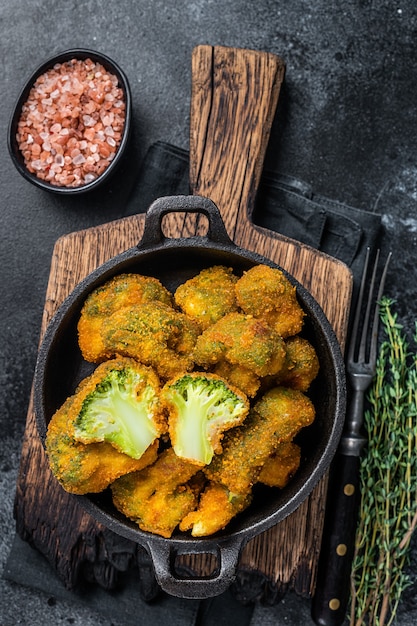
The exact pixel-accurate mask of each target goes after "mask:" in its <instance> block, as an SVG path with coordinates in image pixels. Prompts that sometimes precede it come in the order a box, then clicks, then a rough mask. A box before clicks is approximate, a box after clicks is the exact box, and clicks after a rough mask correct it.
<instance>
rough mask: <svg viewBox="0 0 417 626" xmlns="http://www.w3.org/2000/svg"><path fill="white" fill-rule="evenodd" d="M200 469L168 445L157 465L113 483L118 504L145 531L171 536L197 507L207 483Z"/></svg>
mask: <svg viewBox="0 0 417 626" xmlns="http://www.w3.org/2000/svg"><path fill="white" fill-rule="evenodd" d="M198 472H199V468H198V467H196V466H195V465H194V464H192V463H188V462H187V461H184V460H183V459H180V458H179V457H177V456H176V454H175V453H174V451H173V449H172V448H168V449H167V450H164V451H163V452H162V453H161V454H160V455H159V456H158V459H157V460H156V462H155V463H154V464H153V465H151V466H148V467H146V468H145V469H144V470H142V471H139V472H133V473H132V474H129V475H127V476H123V477H121V478H119V480H116V481H115V482H114V483H113V484H112V485H111V491H112V496H113V502H114V505H115V507H116V508H117V509H118V510H119V511H120V512H122V513H123V514H124V515H126V517H128V518H129V519H131V520H133V521H134V522H135V523H136V524H138V525H139V527H140V528H141V529H142V530H145V531H148V532H152V533H156V534H158V535H162V537H171V535H172V533H173V531H174V530H175V528H176V527H177V526H178V524H179V523H180V521H181V520H182V519H183V518H184V517H185V516H186V515H187V514H188V513H189V512H190V511H192V510H193V509H195V507H196V506H197V503H198V495H199V492H200V490H201V489H202V486H203V482H202V476H201V475H200V476H197V473H198Z"/></svg>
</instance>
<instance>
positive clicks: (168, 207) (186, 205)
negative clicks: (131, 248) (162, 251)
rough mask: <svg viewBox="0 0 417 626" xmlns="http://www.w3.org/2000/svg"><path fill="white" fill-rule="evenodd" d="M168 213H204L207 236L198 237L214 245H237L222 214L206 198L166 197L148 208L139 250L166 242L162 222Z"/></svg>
mask: <svg viewBox="0 0 417 626" xmlns="http://www.w3.org/2000/svg"><path fill="white" fill-rule="evenodd" d="M168 213H202V214H203V215H205V216H206V217H207V220H208V230H207V235H205V236H204V237H198V239H199V240H200V241H201V240H202V239H207V240H208V241H210V242H213V243H219V244H222V245H223V244H226V245H229V246H230V245H232V246H234V245H235V244H234V243H233V242H232V240H231V239H230V237H229V235H228V234H227V231H226V227H225V225H224V222H223V219H222V216H221V213H220V211H219V209H218V208H217V206H216V205H215V204H214V202H212V200H210V199H209V198H206V197H204V196H164V197H162V198H158V199H157V200H155V201H154V202H152V204H151V205H150V207H149V208H148V210H147V212H146V216H145V226H144V231H143V236H142V239H141V241H140V243H139V245H138V247H139V248H144V247H148V246H152V247H153V246H157V245H158V244H161V243H163V242H164V241H166V237H165V235H164V233H163V231H162V220H163V218H164V216H165V215H168Z"/></svg>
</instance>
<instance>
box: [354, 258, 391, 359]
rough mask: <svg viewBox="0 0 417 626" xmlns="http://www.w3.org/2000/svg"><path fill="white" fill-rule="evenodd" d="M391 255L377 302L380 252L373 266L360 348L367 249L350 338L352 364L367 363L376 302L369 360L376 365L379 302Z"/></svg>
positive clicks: (380, 285) (367, 263) (384, 271)
mask: <svg viewBox="0 0 417 626" xmlns="http://www.w3.org/2000/svg"><path fill="white" fill-rule="evenodd" d="M391 255H392V253H391V252H390V253H389V254H388V257H387V260H386V262H385V265H384V268H383V271H382V275H381V279H380V282H379V287H378V293H377V296H376V300H374V289H375V283H376V274H377V269H378V264H379V256H380V251H379V250H377V252H376V255H375V261H374V265H373V269H372V277H371V282H370V286H369V292H368V297H367V302H366V310H365V315H364V318H363V325H362V332H361V337H360V341H359V346H357V343H358V341H357V340H358V331H359V323H360V320H361V316H362V305H363V300H364V294H365V286H366V282H367V275H368V266H369V259H370V248H367V250H366V257H365V262H364V266H363V271H362V279H361V285H360V289H359V294H358V300H357V303H356V310H355V317H354V320H353V326H352V332H351V338H350V343H349V350H348V360H349V361H350V362H352V363H353V362H354V361H357V362H359V363H365V362H366V348H367V342H368V336H369V321H370V315H371V308H372V304H373V302H376V304H375V310H374V315H373V322H372V329H371V340H370V348H369V360H368V362H369V363H370V364H375V362H376V351H377V342H378V326H379V302H380V300H381V298H382V295H383V291H384V286H385V279H386V275H387V271H388V265H389V262H390V259H391ZM357 348H358V355H357V358H356V349H357Z"/></svg>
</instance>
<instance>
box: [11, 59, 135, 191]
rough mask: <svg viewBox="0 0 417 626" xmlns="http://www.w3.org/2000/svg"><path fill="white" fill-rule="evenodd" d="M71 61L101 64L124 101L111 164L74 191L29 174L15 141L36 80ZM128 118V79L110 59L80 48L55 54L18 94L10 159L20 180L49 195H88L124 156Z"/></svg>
mask: <svg viewBox="0 0 417 626" xmlns="http://www.w3.org/2000/svg"><path fill="white" fill-rule="evenodd" d="M71 59H79V60H85V59H91V60H92V61H93V62H96V63H100V64H101V65H102V66H103V67H104V68H105V69H106V70H107V71H108V72H109V73H110V74H113V75H115V76H116V77H117V79H118V86H119V87H120V88H121V89H122V91H123V94H124V101H125V121H124V127H123V132H122V138H121V141H120V144H119V146H118V148H117V151H116V154H115V156H114V158H113V160H112V161H110V163H109V165H108V166H107V168H106V169H105V170H104V171H103V172H102V173H101V174H99V175H98V176H97V177H96V178H95V179H94V180H93V181H91V182H87V183H85V184H83V185H79V186H77V187H69V186H63V185H55V184H52V183H49V182H47V181H45V180H42V179H41V178H39V177H37V176H36V175H35V174H33V173H31V172H30V171H29V170H28V168H27V167H26V165H25V161H24V157H23V154H22V152H21V150H20V149H19V145H18V141H17V139H16V133H17V129H18V123H19V120H20V117H21V113H22V106H23V105H24V103H25V102H26V101H27V99H28V96H29V93H30V90H31V89H32V87H33V85H34V83H35V81H36V80H37V78H38V77H39V76H41V75H42V74H44V73H45V72H47V70H49V69H51V68H52V67H53V66H54V65H55V64H56V63H65V62H67V61H70V60H71ZM131 118H132V97H131V92H130V86H129V82H128V79H127V77H126V75H125V74H124V72H123V71H122V69H121V68H120V67H119V66H118V65H117V64H116V63H115V62H114V61H113V60H112V59H110V58H109V57H107V56H106V55H104V54H101V53H99V52H95V51H93V50H87V49H82V48H74V49H71V50H66V51H65V52H61V53H59V54H56V55H55V56H53V57H51V58H49V59H48V60H47V61H44V62H43V63H42V64H41V65H40V66H39V67H38V68H37V69H36V70H35V71H34V72H33V73H32V74H31V76H30V77H29V79H28V80H27V81H26V83H25V85H24V87H23V89H22V91H21V92H20V95H19V97H18V98H17V102H16V104H15V107H14V109H13V112H12V115H11V118H10V122H9V129H8V148H9V153H10V157H11V159H12V161H13V163H14V165H15V166H16V168H17V170H18V171H19V172H20V174H22V176H23V177H24V178H25V179H26V180H28V181H29V182H31V183H32V184H34V185H36V186H37V187H40V188H41V189H43V190H45V191H50V192H53V193H57V194H64V195H74V194H80V193H85V192H87V191H91V190H93V189H96V188H97V187H99V186H101V185H102V184H103V183H104V182H105V181H107V180H108V179H109V177H110V176H111V175H112V174H113V173H114V172H115V170H116V169H117V167H118V165H119V163H120V160H121V159H122V156H123V154H124V153H125V151H126V147H127V144H128V141H129V136H130V131H131Z"/></svg>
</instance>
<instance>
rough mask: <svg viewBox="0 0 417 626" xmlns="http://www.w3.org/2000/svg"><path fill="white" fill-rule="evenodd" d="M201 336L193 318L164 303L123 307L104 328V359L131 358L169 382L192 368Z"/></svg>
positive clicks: (109, 319)
mask: <svg viewBox="0 0 417 626" xmlns="http://www.w3.org/2000/svg"><path fill="white" fill-rule="evenodd" d="M198 333H199V329H198V328H197V326H196V325H195V323H194V322H193V321H192V320H191V319H190V318H188V317H187V316H186V315H185V314H184V313H180V312H179V311H176V310H174V309H173V308H172V307H170V306H168V305H166V304H164V303H162V302H146V303H144V304H141V305H139V306H127V307H122V308H121V309H119V310H118V311H115V312H114V313H113V314H112V315H110V316H109V317H108V318H107V319H106V320H105V321H104V322H103V324H102V328H101V337H102V343H103V346H104V352H103V356H106V357H107V358H109V357H111V356H114V355H115V354H122V355H124V356H129V357H132V358H134V359H136V360H138V361H140V362H141V363H143V364H145V365H149V366H151V367H153V368H155V370H156V371H157V373H158V375H159V376H161V377H162V378H165V379H169V378H172V377H173V376H175V375H177V374H179V373H182V372H186V371H188V370H189V369H191V368H192V366H193V359H192V351H193V348H194V345H195V341H196V339H197V336H198Z"/></svg>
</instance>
